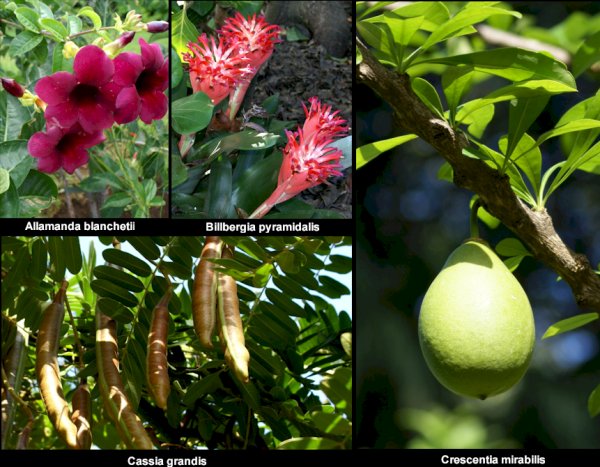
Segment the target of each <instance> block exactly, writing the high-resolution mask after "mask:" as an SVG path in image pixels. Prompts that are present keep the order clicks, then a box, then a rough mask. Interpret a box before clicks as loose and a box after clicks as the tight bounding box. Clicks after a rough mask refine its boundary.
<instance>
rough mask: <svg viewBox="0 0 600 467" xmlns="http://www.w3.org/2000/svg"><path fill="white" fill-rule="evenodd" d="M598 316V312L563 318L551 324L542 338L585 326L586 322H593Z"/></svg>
mask: <svg viewBox="0 0 600 467" xmlns="http://www.w3.org/2000/svg"><path fill="white" fill-rule="evenodd" d="M598 317H599V315H598V313H582V314H580V315H576V316H572V317H570V318H567V319H563V320H561V321H559V322H558V323H554V324H553V325H552V326H550V327H549V328H548V329H547V330H546V332H545V333H544V335H543V336H542V339H546V338H548V337H552V336H557V335H558V334H562V333H563V332H567V331H572V330H573V329H577V328H580V327H581V326H585V325H586V324H588V323H591V322H592V321H596V320H597V319H598Z"/></svg>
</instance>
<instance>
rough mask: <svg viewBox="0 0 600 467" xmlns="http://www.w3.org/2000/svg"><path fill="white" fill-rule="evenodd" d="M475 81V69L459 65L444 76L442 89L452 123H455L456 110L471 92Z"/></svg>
mask: <svg viewBox="0 0 600 467" xmlns="http://www.w3.org/2000/svg"><path fill="white" fill-rule="evenodd" d="M472 80H473V67H470V66H465V65H459V66H457V67H450V68H448V69H447V70H446V71H445V72H444V74H443V75H442V87H443V89H444V95H445V96H446V102H448V110H449V111H450V121H451V122H454V120H455V116H456V109H457V107H458V105H459V104H460V100H461V99H462V98H463V96H464V95H465V94H466V93H467V92H469V89H470V88H471V82H472Z"/></svg>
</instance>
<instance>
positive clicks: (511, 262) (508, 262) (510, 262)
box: [503, 256, 525, 272]
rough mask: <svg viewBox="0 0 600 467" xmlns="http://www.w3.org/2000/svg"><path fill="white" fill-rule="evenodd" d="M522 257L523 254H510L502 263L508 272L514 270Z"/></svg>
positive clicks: (523, 257)
mask: <svg viewBox="0 0 600 467" xmlns="http://www.w3.org/2000/svg"><path fill="white" fill-rule="evenodd" d="M523 259H525V256H511V257H510V258H506V259H505V260H504V261H503V263H504V265H505V266H506V267H507V268H508V270H509V271H510V272H514V271H515V269H517V268H518V267H519V264H521V261H523Z"/></svg>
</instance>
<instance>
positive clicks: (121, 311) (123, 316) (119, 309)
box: [96, 297, 134, 324]
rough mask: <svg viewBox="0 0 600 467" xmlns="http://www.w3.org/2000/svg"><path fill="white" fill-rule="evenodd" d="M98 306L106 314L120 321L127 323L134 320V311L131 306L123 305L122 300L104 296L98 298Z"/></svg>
mask: <svg viewBox="0 0 600 467" xmlns="http://www.w3.org/2000/svg"><path fill="white" fill-rule="evenodd" d="M96 306H97V307H98V309H99V310H100V311H101V312H102V313H104V314H105V315H106V316H110V317H111V318H112V319H114V320H115V321H117V322H119V323H123V324H127V323H130V322H131V321H133V318H134V315H133V312H132V311H131V310H130V309H129V308H127V307H125V306H123V305H122V304H121V302H119V301H117V300H113V299H112V298H104V297H103V298H100V299H98V303H97V305H96Z"/></svg>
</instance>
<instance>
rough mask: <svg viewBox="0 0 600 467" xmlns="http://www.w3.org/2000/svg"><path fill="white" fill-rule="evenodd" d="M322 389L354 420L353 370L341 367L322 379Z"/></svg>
mask: <svg viewBox="0 0 600 467" xmlns="http://www.w3.org/2000/svg"><path fill="white" fill-rule="evenodd" d="M320 386H321V390H322V391H323V392H324V393H325V395H326V396H327V397H328V398H329V400H331V401H332V402H333V403H334V404H335V406H336V407H337V408H338V409H340V410H341V411H343V412H344V413H345V414H346V415H347V416H348V418H349V419H350V420H352V370H351V369H350V368H344V367H339V368H337V369H336V370H335V371H334V372H333V374H332V375H331V376H326V377H325V378H323V381H321V384H320Z"/></svg>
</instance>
